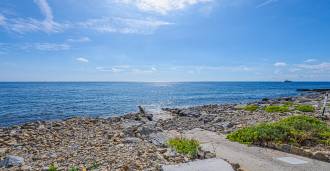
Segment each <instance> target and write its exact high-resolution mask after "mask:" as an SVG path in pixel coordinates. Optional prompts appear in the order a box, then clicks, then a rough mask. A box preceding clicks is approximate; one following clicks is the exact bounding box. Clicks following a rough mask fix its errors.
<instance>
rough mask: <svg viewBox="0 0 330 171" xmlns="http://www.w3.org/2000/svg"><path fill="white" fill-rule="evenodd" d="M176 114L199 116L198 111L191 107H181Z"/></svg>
mask: <svg viewBox="0 0 330 171" xmlns="http://www.w3.org/2000/svg"><path fill="white" fill-rule="evenodd" d="M178 114H179V116H186V117H196V118H197V117H199V116H201V113H200V112H198V111H196V110H192V109H183V110H181V111H180V112H179V113H178Z"/></svg>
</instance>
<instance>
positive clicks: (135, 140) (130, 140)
mask: <svg viewBox="0 0 330 171" xmlns="http://www.w3.org/2000/svg"><path fill="white" fill-rule="evenodd" d="M141 141H142V140H141V139H140V138H135V137H127V138H124V140H123V143H126V144H134V143H139V142H141Z"/></svg>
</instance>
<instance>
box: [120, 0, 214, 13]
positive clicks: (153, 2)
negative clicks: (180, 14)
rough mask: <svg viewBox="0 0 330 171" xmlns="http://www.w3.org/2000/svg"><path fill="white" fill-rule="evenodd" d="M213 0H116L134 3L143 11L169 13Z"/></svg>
mask: <svg viewBox="0 0 330 171" xmlns="http://www.w3.org/2000/svg"><path fill="white" fill-rule="evenodd" d="M212 1H213V0H116V1H115V2H117V3H122V4H127V5H133V6H135V7H137V8H138V9H139V10H141V11H146V12H156V13H160V14H163V15H165V14H167V13H168V12H171V11H175V10H182V9H184V8H186V7H188V6H191V5H195V4H199V3H206V2H212Z"/></svg>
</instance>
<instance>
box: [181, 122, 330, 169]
mask: <svg viewBox="0 0 330 171" xmlns="http://www.w3.org/2000/svg"><path fill="white" fill-rule="evenodd" d="M184 136H185V137H188V138H194V139H198V140H199V141H200V142H201V146H202V148H203V149H204V150H208V151H211V152H215V153H216V155H217V157H219V158H223V159H227V160H228V161H229V162H231V163H238V164H240V166H241V167H242V169H243V170H244V171H265V170H267V171H329V170H330V169H329V168H330V163H327V162H322V161H319V160H314V159H310V158H306V157H302V156H297V155H294V154H289V153H285V152H281V151H277V150H272V149H268V148H261V147H256V146H247V145H242V144H239V143H236V142H231V141H229V140H227V139H226V137H225V135H219V134H217V133H215V132H211V131H206V130H202V129H193V130H189V131H187V132H185V133H184ZM283 157H286V158H284V160H285V159H286V161H289V162H283V160H278V159H277V158H283ZM288 157H289V158H288ZM288 159H289V160H288ZM300 160H301V161H300ZM302 161H305V162H302ZM290 162H291V163H290ZM292 163H299V164H292Z"/></svg>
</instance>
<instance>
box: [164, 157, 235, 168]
mask: <svg viewBox="0 0 330 171" xmlns="http://www.w3.org/2000/svg"><path fill="white" fill-rule="evenodd" d="M162 169H163V171H234V169H233V168H232V167H231V165H230V164H229V163H227V162H226V161H224V160H222V159H207V160H197V161H193V162H189V163H182V164H179V165H167V166H163V167H162Z"/></svg>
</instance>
